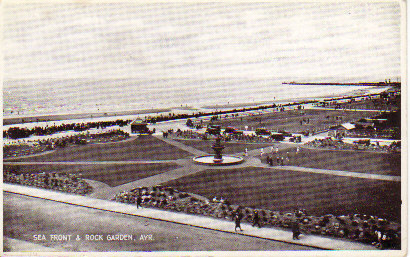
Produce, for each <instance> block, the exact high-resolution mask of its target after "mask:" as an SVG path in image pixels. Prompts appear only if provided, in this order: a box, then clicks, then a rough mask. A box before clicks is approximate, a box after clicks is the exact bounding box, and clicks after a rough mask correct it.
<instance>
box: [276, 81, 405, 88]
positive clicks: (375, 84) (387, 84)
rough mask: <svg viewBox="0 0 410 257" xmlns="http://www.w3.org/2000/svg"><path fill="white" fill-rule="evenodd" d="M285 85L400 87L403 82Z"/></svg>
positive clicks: (293, 82)
mask: <svg viewBox="0 0 410 257" xmlns="http://www.w3.org/2000/svg"><path fill="white" fill-rule="evenodd" d="M282 84H284V85H310V86H312V85H315V86H366V87H376V86H379V87H386V86H392V87H400V86H401V82H357V83H335V82H295V81H292V82H282Z"/></svg>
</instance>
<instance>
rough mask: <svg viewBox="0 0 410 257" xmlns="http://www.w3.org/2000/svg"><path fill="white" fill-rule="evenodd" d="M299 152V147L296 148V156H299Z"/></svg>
mask: <svg viewBox="0 0 410 257" xmlns="http://www.w3.org/2000/svg"><path fill="white" fill-rule="evenodd" d="M299 151H300V147H299V146H298V147H297V148H296V154H298V153H299Z"/></svg>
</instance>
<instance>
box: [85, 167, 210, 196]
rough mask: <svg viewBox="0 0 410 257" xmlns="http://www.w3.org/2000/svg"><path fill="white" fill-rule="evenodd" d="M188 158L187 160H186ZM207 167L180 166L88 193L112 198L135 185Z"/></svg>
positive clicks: (161, 181)
mask: <svg viewBox="0 0 410 257" xmlns="http://www.w3.org/2000/svg"><path fill="white" fill-rule="evenodd" d="M188 161H189V160H187V162H188ZM207 168H209V167H207V166H202V165H185V166H183V167H181V168H177V169H174V170H171V171H168V172H164V173H160V174H157V175H154V176H151V177H147V178H143V179H140V180H136V181H133V182H130V183H127V184H123V185H120V186H117V187H109V188H100V189H97V190H95V189H94V192H93V193H92V194H91V195H90V196H91V197H95V198H98V199H107V200H110V199H112V198H113V197H114V196H115V195H116V194H118V193H120V192H123V191H129V190H131V189H134V188H137V187H151V186H156V185H160V184H162V183H166V182H168V181H171V180H175V179H179V178H182V177H185V176H188V175H191V174H195V173H197V172H200V171H203V170H205V169H207Z"/></svg>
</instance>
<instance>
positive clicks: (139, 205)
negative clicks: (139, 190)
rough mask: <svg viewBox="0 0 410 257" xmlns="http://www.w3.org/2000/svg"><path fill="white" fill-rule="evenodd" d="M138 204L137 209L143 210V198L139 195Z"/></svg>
mask: <svg viewBox="0 0 410 257" xmlns="http://www.w3.org/2000/svg"><path fill="white" fill-rule="evenodd" d="M136 203H137V209H138V208H139V207H141V208H142V206H141V203H142V198H141V196H140V195H138V197H137V200H136Z"/></svg>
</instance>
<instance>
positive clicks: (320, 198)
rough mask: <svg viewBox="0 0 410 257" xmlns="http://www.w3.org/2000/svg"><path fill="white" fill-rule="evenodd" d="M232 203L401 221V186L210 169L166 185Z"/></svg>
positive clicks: (276, 172) (319, 176)
mask: <svg viewBox="0 0 410 257" xmlns="http://www.w3.org/2000/svg"><path fill="white" fill-rule="evenodd" d="M165 185H167V186H172V187H175V188H177V189H178V190H181V191H186V192H191V193H195V194H199V195H203V196H205V197H208V198H210V199H212V198H213V197H214V196H217V197H223V198H224V199H228V200H229V201H230V202H231V203H232V204H236V205H242V206H247V207H254V208H264V209H271V210H278V211H293V210H295V209H298V208H302V209H306V210H307V211H308V212H309V214H313V215H325V214H335V215H341V214H349V213H363V214H368V215H376V216H378V217H383V218H388V219H390V220H394V221H400V200H401V199H400V187H401V185H400V183H399V182H390V181H378V180H369V179H360V178H351V177H340V176H331V175H325V174H315V173H304V172H295V171H279V170H272V169H264V168H241V169H226V170H217V169H213V170H206V171H203V172H200V173H197V174H194V175H191V176H187V177H184V178H180V179H177V180H175V181H170V182H168V183H165Z"/></svg>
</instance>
